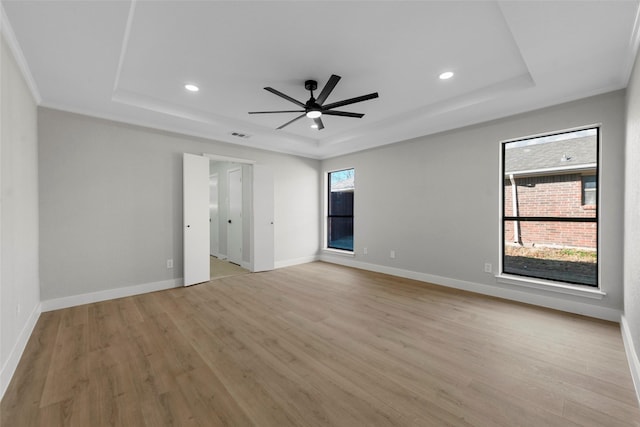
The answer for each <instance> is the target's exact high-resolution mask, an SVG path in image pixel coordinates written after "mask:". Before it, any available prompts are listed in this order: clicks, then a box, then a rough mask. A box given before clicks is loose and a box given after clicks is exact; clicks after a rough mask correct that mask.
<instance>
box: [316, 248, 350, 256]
mask: <svg viewBox="0 0 640 427" xmlns="http://www.w3.org/2000/svg"><path fill="white" fill-rule="evenodd" d="M322 250H323V251H324V252H327V253H330V254H332V255H340V256H346V257H355V256H356V253H355V252H353V251H345V250H343V249H332V248H322Z"/></svg>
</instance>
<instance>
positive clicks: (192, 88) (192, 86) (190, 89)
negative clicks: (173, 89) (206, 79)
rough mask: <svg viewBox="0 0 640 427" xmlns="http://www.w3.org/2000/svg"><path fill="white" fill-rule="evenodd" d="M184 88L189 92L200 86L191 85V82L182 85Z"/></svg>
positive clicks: (197, 89) (196, 89) (195, 90)
mask: <svg viewBox="0 0 640 427" xmlns="http://www.w3.org/2000/svg"><path fill="white" fill-rule="evenodd" d="M184 88H185V89H186V90H188V91H189V92H197V91H199V90H200V88H199V87H198V86H196V85H193V84H191V83H188V84H186V85H184Z"/></svg>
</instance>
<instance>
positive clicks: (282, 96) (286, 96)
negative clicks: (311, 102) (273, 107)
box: [264, 87, 305, 108]
mask: <svg viewBox="0 0 640 427" xmlns="http://www.w3.org/2000/svg"><path fill="white" fill-rule="evenodd" d="M264 90H267V91H269V92H271V93H272V94H274V95H278V96H279V97H281V98H284V99H286V100H287V101H291V102H293V103H294V104H296V105H299V106H300V107H302V108H304V107H305V105H304V104H303V103H302V102H300V101H298V100H297V99H293V98H292V97H290V96H289V95H285V94H284V93H282V92H280V91H279V90H275V89H274V88H272V87H265V88H264Z"/></svg>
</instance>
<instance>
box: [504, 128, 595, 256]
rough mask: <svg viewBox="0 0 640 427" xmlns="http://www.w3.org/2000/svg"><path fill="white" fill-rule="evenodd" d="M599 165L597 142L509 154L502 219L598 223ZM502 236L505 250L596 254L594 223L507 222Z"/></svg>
mask: <svg viewBox="0 0 640 427" xmlns="http://www.w3.org/2000/svg"><path fill="white" fill-rule="evenodd" d="M596 159H597V141H596V137H595V136H590V137H582V138H574V139H570V140H564V141H554V142H547V143H541V144H536V145H529V146H526V145H525V146H520V147H514V148H510V149H506V150H505V177H504V215H505V216H528V217H536V216H545V217H579V218H582V217H591V218H595V217H596V212H597V210H596V204H595V203H596V197H595V195H596V193H595V182H596V179H595V176H596ZM588 183H591V184H588ZM513 184H515V187H514V185H513ZM591 187H592V188H591ZM589 191H593V193H592V194H591V195H589V194H587V193H588V192H589ZM514 197H515V199H516V203H515V205H514ZM514 211H515V213H516V215H514ZM504 232H505V234H504V236H505V243H507V244H519V245H523V246H539V247H540V246H542V247H544V246H547V247H574V248H584V249H596V248H597V224H596V223H594V222H528V221H505V223H504Z"/></svg>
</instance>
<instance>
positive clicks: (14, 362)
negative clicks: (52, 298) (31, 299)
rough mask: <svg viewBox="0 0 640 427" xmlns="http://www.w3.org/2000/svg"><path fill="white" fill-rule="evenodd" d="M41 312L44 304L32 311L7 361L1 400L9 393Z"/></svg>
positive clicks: (1, 374) (0, 387)
mask: <svg viewBox="0 0 640 427" xmlns="http://www.w3.org/2000/svg"><path fill="white" fill-rule="evenodd" d="M41 312H42V304H37V305H36V306H35V307H34V308H33V311H31V314H29V317H28V318H27V321H26V322H25V324H24V327H23V328H22V330H21V331H20V335H18V339H17V341H16V343H15V345H14V346H13V348H12V349H11V352H10V353H9V357H8V358H7V361H6V362H5V364H4V366H3V367H2V371H0V399H2V398H3V397H4V393H5V392H6V391H7V387H9V383H10V382H11V378H13V374H14V373H15V372H16V368H17V367H18V363H19V362H20V358H21V357H22V353H23V352H24V349H25V347H26V346H27V343H28V342H29V338H30V337H31V334H32V333H33V328H35V326H36V323H38V319H39V318H40V313H41Z"/></svg>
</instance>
